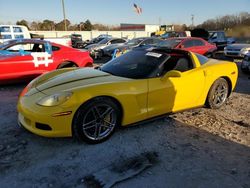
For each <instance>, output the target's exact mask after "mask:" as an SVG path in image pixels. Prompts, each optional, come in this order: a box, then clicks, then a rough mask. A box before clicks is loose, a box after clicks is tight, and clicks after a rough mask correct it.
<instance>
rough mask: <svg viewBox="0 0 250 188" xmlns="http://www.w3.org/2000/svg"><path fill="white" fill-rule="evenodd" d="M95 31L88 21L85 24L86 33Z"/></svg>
mask: <svg viewBox="0 0 250 188" xmlns="http://www.w3.org/2000/svg"><path fill="white" fill-rule="evenodd" d="M92 29H93V26H92V24H91V22H90V21H89V20H86V21H85V23H84V30H85V31H91V30H92Z"/></svg>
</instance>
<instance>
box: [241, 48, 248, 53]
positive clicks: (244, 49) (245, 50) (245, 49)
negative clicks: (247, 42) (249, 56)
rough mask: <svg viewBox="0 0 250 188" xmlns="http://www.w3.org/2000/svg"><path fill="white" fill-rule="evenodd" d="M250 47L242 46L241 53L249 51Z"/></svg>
mask: <svg viewBox="0 0 250 188" xmlns="http://www.w3.org/2000/svg"><path fill="white" fill-rule="evenodd" d="M249 50H250V49H249V48H242V49H241V53H248V52H249Z"/></svg>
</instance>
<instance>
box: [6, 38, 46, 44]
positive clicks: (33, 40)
mask: <svg viewBox="0 0 250 188" xmlns="http://www.w3.org/2000/svg"><path fill="white" fill-rule="evenodd" d="M6 42H8V43H25V42H28V43H29V42H30V43H33V42H38V43H47V42H49V41H46V40H41V39H13V40H9V41H6Z"/></svg>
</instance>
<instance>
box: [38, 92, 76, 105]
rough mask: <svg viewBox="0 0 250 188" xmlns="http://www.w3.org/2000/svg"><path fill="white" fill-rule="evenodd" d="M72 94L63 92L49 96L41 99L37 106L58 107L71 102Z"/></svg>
mask: <svg viewBox="0 0 250 188" xmlns="http://www.w3.org/2000/svg"><path fill="white" fill-rule="evenodd" d="M72 94H73V93H71V92H62V93H56V94H53V95H49V96H46V97H43V98H41V99H40V100H39V101H38V102H37V104H38V105H40V106H57V105H60V104H62V103H64V102H66V101H67V100H69V98H70V97H71V96H72Z"/></svg>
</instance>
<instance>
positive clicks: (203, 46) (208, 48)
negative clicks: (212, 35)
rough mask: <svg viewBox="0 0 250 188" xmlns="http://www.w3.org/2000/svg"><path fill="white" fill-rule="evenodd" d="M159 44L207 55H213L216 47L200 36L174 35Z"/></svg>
mask: <svg viewBox="0 0 250 188" xmlns="http://www.w3.org/2000/svg"><path fill="white" fill-rule="evenodd" d="M159 46H164V47H169V48H177V49H178V48H180V49H184V50H188V51H191V52H195V53H198V54H201V55H205V56H207V57H213V54H214V52H215V51H216V50H217V47H216V46H215V45H213V44H210V43H209V42H207V41H205V40H204V39H202V38H196V37H175V38H169V39H167V40H165V41H163V42H161V43H160V44H159Z"/></svg>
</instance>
